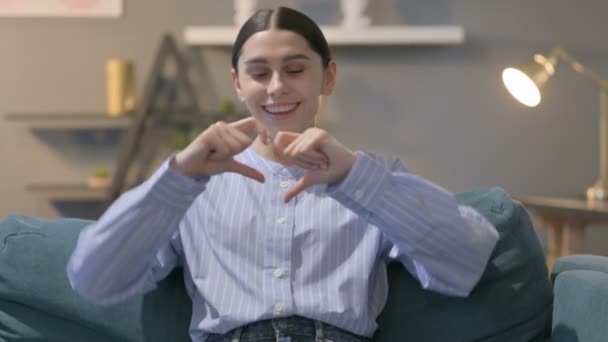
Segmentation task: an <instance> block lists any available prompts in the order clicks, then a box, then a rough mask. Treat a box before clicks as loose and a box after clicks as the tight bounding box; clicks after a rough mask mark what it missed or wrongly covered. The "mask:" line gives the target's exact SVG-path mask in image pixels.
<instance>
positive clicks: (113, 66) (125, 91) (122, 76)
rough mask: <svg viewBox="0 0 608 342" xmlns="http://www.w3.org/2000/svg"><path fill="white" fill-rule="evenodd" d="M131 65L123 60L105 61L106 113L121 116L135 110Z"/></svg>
mask: <svg viewBox="0 0 608 342" xmlns="http://www.w3.org/2000/svg"><path fill="white" fill-rule="evenodd" d="M134 83H135V82H134V73H133V63H132V62H131V61H128V60H124V59H110V60H108V61H106V111H107V113H108V115H110V116H121V115H124V114H127V113H131V112H133V110H134V109H135V84H134Z"/></svg>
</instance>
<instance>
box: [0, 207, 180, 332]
mask: <svg viewBox="0 0 608 342" xmlns="http://www.w3.org/2000/svg"><path fill="white" fill-rule="evenodd" d="M90 223H91V221H85V220H76V219H57V220H42V219H37V218H33V217H26V216H19V215H12V216H9V217H8V218H6V219H5V220H4V221H2V222H0V265H1V266H0V341H45V342H49V341H58V342H65V341H87V342H89V341H93V342H95V341H100V342H101V341H104V342H107V341H190V339H189V337H188V326H189V321H190V313H191V311H190V310H191V308H190V307H191V303H190V299H189V298H188V297H187V295H186V293H185V291H184V289H183V279H182V277H183V275H182V273H181V272H180V270H176V271H174V272H173V274H171V275H170V276H169V277H168V278H166V279H165V280H164V281H163V282H161V283H160V284H159V286H158V288H157V289H156V290H155V291H152V292H151V293H149V294H147V295H145V296H137V297H134V298H132V299H130V300H129V301H127V302H125V303H122V304H120V305H115V306H110V307H98V306H95V305H92V304H90V303H88V302H87V301H86V300H85V299H83V298H81V297H80V296H78V295H77V294H76V293H75V292H73V291H72V289H71V287H70V285H69V283H68V279H67V276H66V271H65V268H66V264H67V261H68V258H69V256H70V254H71V253H72V251H73V249H74V247H75V245H76V241H77V238H78V233H79V232H80V230H81V229H82V228H83V227H85V226H86V225H88V224H90Z"/></svg>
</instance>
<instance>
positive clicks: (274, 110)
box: [264, 103, 298, 114]
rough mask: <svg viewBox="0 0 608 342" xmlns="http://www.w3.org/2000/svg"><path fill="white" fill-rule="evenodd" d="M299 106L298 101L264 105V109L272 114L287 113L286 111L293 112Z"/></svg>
mask: <svg viewBox="0 0 608 342" xmlns="http://www.w3.org/2000/svg"><path fill="white" fill-rule="evenodd" d="M297 106H298V104H297V103H292V104H280V105H270V106H264V110H265V111H267V112H268V113H270V114H285V113H288V112H291V111H292V110H294V109H295V108H296V107H297Z"/></svg>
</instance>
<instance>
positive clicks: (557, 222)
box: [514, 196, 608, 269]
mask: <svg viewBox="0 0 608 342" xmlns="http://www.w3.org/2000/svg"><path fill="white" fill-rule="evenodd" d="M514 199H515V200H518V201H520V202H521V203H522V204H523V205H524V206H525V207H526V208H527V209H529V210H530V211H531V213H532V214H533V215H534V218H535V223H536V225H537V226H542V227H544V228H545V229H547V233H548V235H547V238H548V240H547V249H548V250H547V252H548V253H547V266H548V267H549V269H551V267H553V263H554V262H555V260H557V258H559V257H561V256H565V255H570V254H576V253H582V252H584V239H585V229H586V228H587V226H589V225H591V224H602V223H608V202H593V201H587V200H586V199H583V198H574V197H570V198H568V197H544V196H514Z"/></svg>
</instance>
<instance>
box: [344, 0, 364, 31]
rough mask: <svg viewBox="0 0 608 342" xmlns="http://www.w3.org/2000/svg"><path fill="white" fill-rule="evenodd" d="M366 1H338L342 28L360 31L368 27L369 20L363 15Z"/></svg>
mask: <svg viewBox="0 0 608 342" xmlns="http://www.w3.org/2000/svg"><path fill="white" fill-rule="evenodd" d="M366 8H367V0H340V9H341V11H342V27H344V28H347V29H361V28H366V27H368V26H369V24H370V22H371V19H370V18H369V17H368V16H366V15H364V13H365V9H366Z"/></svg>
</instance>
